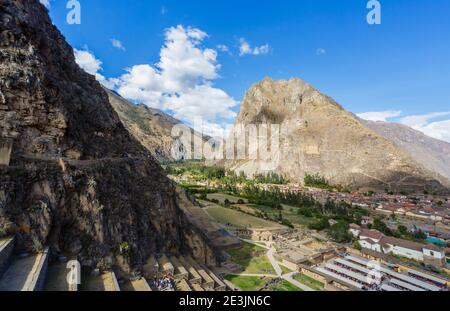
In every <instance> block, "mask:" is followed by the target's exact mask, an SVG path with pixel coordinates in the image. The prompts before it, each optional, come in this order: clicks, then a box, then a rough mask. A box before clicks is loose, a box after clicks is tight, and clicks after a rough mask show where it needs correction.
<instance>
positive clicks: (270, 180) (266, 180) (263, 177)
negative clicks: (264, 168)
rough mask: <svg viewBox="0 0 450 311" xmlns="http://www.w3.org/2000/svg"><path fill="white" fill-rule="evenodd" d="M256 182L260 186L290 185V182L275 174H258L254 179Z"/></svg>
mask: <svg viewBox="0 0 450 311" xmlns="http://www.w3.org/2000/svg"><path fill="white" fill-rule="evenodd" d="M254 181H255V182H256V183H260V184H273V185H285V184H287V183H289V180H288V179H286V178H284V177H283V176H282V175H279V174H277V173H275V172H270V173H267V174H258V175H256V176H255V177H254Z"/></svg>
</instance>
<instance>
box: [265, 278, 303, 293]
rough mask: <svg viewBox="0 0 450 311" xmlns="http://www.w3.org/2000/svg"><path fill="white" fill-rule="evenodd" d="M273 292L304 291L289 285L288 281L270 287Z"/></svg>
mask: <svg viewBox="0 0 450 311" xmlns="http://www.w3.org/2000/svg"><path fill="white" fill-rule="evenodd" d="M270 289H271V290H273V291H276V292H301V291H303V290H302V289H301V288H298V287H297V286H295V285H293V284H291V283H289V282H288V281H284V280H283V281H282V282H281V283H280V284H278V285H274V286H271V287H270Z"/></svg>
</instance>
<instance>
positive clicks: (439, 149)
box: [362, 120, 450, 179]
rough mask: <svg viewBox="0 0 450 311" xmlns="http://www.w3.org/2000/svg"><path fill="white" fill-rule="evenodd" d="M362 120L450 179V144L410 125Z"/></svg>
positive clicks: (419, 160) (431, 168)
mask: <svg viewBox="0 0 450 311" xmlns="http://www.w3.org/2000/svg"><path fill="white" fill-rule="evenodd" d="M362 122H363V123H364V124H365V125H366V126H367V127H368V128H370V129H372V130H373V131H375V132H377V133H378V134H379V135H381V136H383V137H385V138H386V139H389V140H391V141H392V142H394V143H395V144H396V145H397V146H398V147H399V148H402V149H403V150H405V151H406V152H407V153H408V154H409V155H410V156H411V157H412V158H413V159H414V160H416V161H417V162H419V163H421V164H422V165H423V166H424V167H426V168H427V169H429V170H430V171H433V172H437V173H439V174H441V175H443V176H445V177H447V178H448V179H450V144H449V143H447V142H445V141H442V140H438V139H435V138H431V137H429V136H427V135H425V134H423V133H422V132H419V131H416V130H414V129H412V128H410V127H408V126H405V125H402V124H397V123H386V122H373V121H365V120H362Z"/></svg>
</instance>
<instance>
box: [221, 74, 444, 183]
mask: <svg viewBox="0 0 450 311" xmlns="http://www.w3.org/2000/svg"><path fill="white" fill-rule="evenodd" d="M236 123H237V124H261V123H269V124H280V125H281V126H282V127H283V128H284V132H283V133H282V136H281V145H280V146H281V148H280V150H279V152H278V153H277V154H276V156H275V158H277V159H275V162H276V163H264V161H261V160H257V161H252V160H246V161H231V162H229V163H228V165H227V167H228V168H230V169H232V170H235V171H237V172H238V171H240V170H242V171H244V172H246V173H247V174H248V175H253V174H255V173H261V172H262V171H264V166H266V167H270V166H273V165H275V166H276V169H275V170H276V171H278V172H279V173H281V174H284V175H286V176H287V177H289V178H290V179H291V180H293V181H296V182H300V181H303V177H304V176H305V175H306V174H320V175H322V176H324V177H326V178H327V179H329V180H330V182H332V183H335V184H341V185H346V186H350V187H352V188H361V187H373V188H377V189H394V190H399V191H404V190H408V191H410V190H415V191H423V188H430V189H433V191H444V192H446V191H448V185H449V184H450V181H449V180H447V179H446V178H444V177H443V176H442V175H440V174H437V173H435V172H431V171H429V170H428V169H426V168H425V167H424V166H423V165H422V164H420V163H417V162H416V161H414V160H413V159H412V157H411V156H410V155H409V154H408V153H407V152H406V151H404V150H403V149H400V148H398V147H397V146H396V145H395V144H394V143H393V142H392V141H390V140H388V139H386V138H385V137H383V136H381V135H379V134H377V133H376V132H374V131H373V130H371V129H369V128H368V127H366V126H364V125H363V123H362V122H361V121H360V120H359V119H358V118H356V117H355V116H354V114H352V113H350V112H348V111H346V110H345V109H344V108H343V107H342V106H341V105H339V104H338V103H337V102H336V101H334V100H333V99H332V98H331V97H329V96H327V95H324V94H322V93H321V92H320V91H319V90H317V89H316V88H314V87H313V86H311V85H309V84H308V83H306V82H304V81H303V80H301V79H299V78H293V79H290V80H281V81H274V80H272V79H270V78H265V79H264V80H262V81H260V82H259V83H256V84H254V85H253V86H252V87H251V88H250V89H249V91H248V92H247V93H246V95H245V98H244V100H243V102H242V104H241V111H240V113H239V115H238V118H237V119H236ZM349 142H352V143H351V144H350V143H349ZM379 168H383V172H382V173H380V172H379V171H378V170H379Z"/></svg>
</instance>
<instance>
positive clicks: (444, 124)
mask: <svg viewBox="0 0 450 311" xmlns="http://www.w3.org/2000/svg"><path fill="white" fill-rule="evenodd" d="M419 130H420V131H422V132H423V133H425V134H426V135H428V136H430V137H434V138H437V139H440V140H444V141H447V142H449V143H450V120H446V121H440V122H432V123H430V124H427V125H425V126H424V127H422V128H420V129H419Z"/></svg>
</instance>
